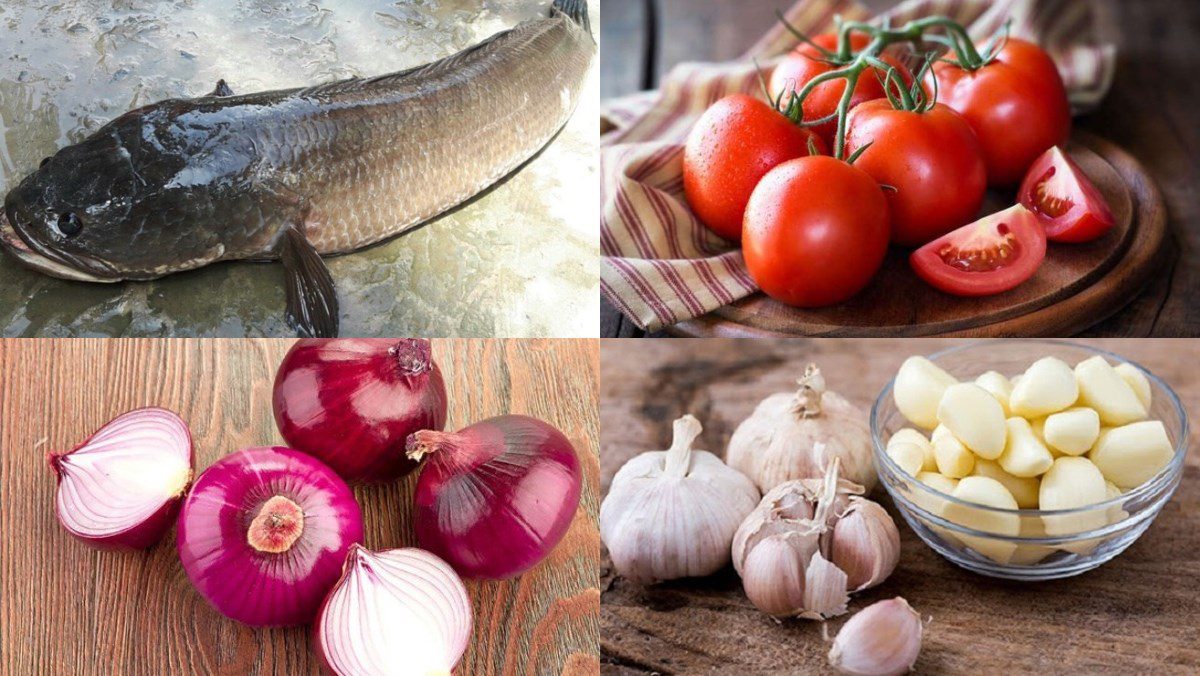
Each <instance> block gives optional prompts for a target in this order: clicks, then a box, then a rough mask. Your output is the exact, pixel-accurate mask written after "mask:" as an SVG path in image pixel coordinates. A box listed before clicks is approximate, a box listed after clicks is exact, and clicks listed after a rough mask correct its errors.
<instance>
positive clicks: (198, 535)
mask: <svg viewBox="0 0 1200 676" xmlns="http://www.w3.org/2000/svg"><path fill="white" fill-rule="evenodd" d="M362 533H363V524H362V511H361V510H360V509H359V506H358V503H357V502H355V500H354V494H353V493H351V492H350V487H349V486H347V485H346V482H345V481H342V479H341V477H339V476H338V475H337V474H335V473H334V472H333V470H331V469H329V468H328V467H326V466H325V465H323V464H322V463H321V462H320V461H319V460H317V459H316V458H313V457H312V456H310V455H306V454H304V453H301V452H299V451H295V450H292V449H290V448H282V447H271V448H250V449H246V450H244V451H238V452H237V453H233V454H231V455H227V456H225V457H224V458H221V459H220V460H218V461H217V462H216V463H215V464H213V465H212V466H211V467H209V468H208V469H206V470H205V471H204V472H203V473H202V474H201V475H200V477H199V478H198V479H196V485H195V486H193V487H192V492H191V493H189V494H188V496H187V499H186V500H184V502H183V510H182V512H181V513H180V515H179V534H178V537H177V541H178V545H179V558H180V560H181V561H182V562H183V569H184V571H185V572H187V575H188V578H190V579H191V581H192V584H193V585H195V586H196V589H197V591H199V592H200V595H201V596H203V597H204V598H205V599H207V600H208V602H209V603H211V604H212V605H213V607H215V608H216V609H217V610H218V611H220V612H221V613H222V614H223V615H225V616H227V617H230V618H233V619H235V620H238V621H239V622H245V623H246V624H249V625H254V626H284V625H294V624H306V623H308V622H311V621H312V619H313V617H314V616H315V615H316V613H317V610H318V608H320V605H321V600H322V599H323V598H325V594H326V592H328V591H329V589H330V587H332V586H333V584H334V583H335V582H337V579H338V575H339V574H340V572H341V569H342V563H343V562H344V561H345V560H346V552H348V551H349V549H350V547H351V546H352V545H354V544H355V543H358V542H361V541H362Z"/></svg>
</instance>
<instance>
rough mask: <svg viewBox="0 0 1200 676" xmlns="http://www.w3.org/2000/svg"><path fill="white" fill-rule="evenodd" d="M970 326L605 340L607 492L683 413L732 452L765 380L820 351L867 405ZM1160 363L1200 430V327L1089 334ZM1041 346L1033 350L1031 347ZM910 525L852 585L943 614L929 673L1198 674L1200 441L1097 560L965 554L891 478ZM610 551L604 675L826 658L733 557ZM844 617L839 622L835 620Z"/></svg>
mask: <svg viewBox="0 0 1200 676" xmlns="http://www.w3.org/2000/svg"><path fill="white" fill-rule="evenodd" d="M958 342H961V341H955V340H950V339H940V338H920V339H875V340H863V339H857V340H856V339H792V340H740V341H739V340H683V341H663V340H649V341H647V340H606V341H603V342H602V345H601V348H600V363H601V368H600V372H601V397H600V399H601V404H600V423H601V429H602V435H601V447H600V456H601V457H600V464H601V486H602V491H604V492H607V489H608V485H609V482H610V481H611V479H612V476H613V474H614V473H615V472H616V470H617V469H618V468H619V467H620V466H621V465H622V464H623V463H624V462H625V461H626V460H628V459H629V458H631V457H632V456H634V455H636V454H637V453H639V452H642V451H646V450H655V449H663V448H666V447H667V446H668V445H669V441H670V429H671V424H670V423H671V420H673V419H674V418H676V417H677V416H679V415H681V414H683V413H686V412H690V413H693V414H695V415H696V416H697V417H698V418H699V419H700V420H701V422H702V423H703V424H704V427H705V429H704V433H703V435H702V436H701V437H700V440H699V441H698V442H697V448H703V449H707V450H711V451H713V452H715V453H717V454H718V455H724V448H725V445H726V443H727V442H728V440H729V436H730V434H731V433H732V431H733V429H734V428H735V427H736V425H737V424H738V423H739V422H740V421H741V420H743V419H744V418H745V417H746V416H747V415H748V414H749V413H750V412H751V410H753V408H754V406H755V405H756V404H757V403H758V401H759V400H761V399H762V398H763V397H765V396H766V395H768V394H771V393H774V392H779V391H789V390H792V389H794V382H795V379H796V377H797V376H798V375H799V374H800V373H801V371H802V369H803V367H804V365H805V364H806V363H808V362H809V361H816V362H817V363H818V364H820V366H821V368H822V371H823V372H824V373H825V377H826V380H827V382H828V384H829V387H830V389H831V390H834V391H837V392H839V393H841V394H843V395H844V396H846V397H847V398H849V399H850V400H851V401H852V402H854V403H856V404H858V405H860V406H862V407H863V409H864V411H867V410H869V408H870V405H871V403H872V402H873V400H874V398H875V397H876V396H877V395H878V393H879V391H880V390H881V389H882V388H883V386H884V384H885V383H886V382H887V380H888V379H889V378H891V376H892V375H894V373H895V370H896V369H897V368H898V367H899V364H900V363H901V362H902V361H903V360H904V358H905V357H907V356H908V355H910V354H929V353H931V352H934V351H937V350H939V349H941V348H944V347H947V346H949V345H952V344H956V343H958ZM1088 342H1089V343H1090V344H1093V345H1096V346H1098V347H1103V348H1105V349H1109V350H1112V351H1114V352H1116V353H1118V354H1121V355H1124V356H1127V357H1128V358H1130V359H1133V360H1135V361H1138V362H1140V363H1141V364H1143V365H1144V366H1146V367H1147V368H1149V369H1151V370H1152V371H1154V372H1155V373H1156V374H1158V375H1159V376H1161V377H1163V378H1164V379H1165V380H1166V381H1167V382H1168V383H1169V384H1170V385H1171V386H1172V387H1173V388H1174V389H1175V390H1176V392H1177V393H1178V394H1179V396H1180V397H1181V399H1182V400H1183V401H1184V405H1185V407H1186V408H1187V410H1188V413H1189V416H1190V417H1191V419H1192V423H1193V425H1192V428H1191V435H1190V439H1191V445H1192V446H1193V447H1194V446H1195V445H1196V443H1197V440H1198V439H1200V431H1198V430H1197V427H1196V425H1195V423H1196V421H1197V420H1200V372H1197V371H1196V369H1195V368H1194V363H1195V355H1196V343H1195V341H1182V340H1146V339H1142V340H1091V341H1088ZM1031 360H1032V357H1031ZM872 498H873V499H875V500H877V501H879V502H880V503H881V504H883V505H884V506H886V507H887V508H888V510H889V511H890V512H891V513H892V515H893V517H894V518H895V519H896V522H897V525H898V527H899V528H900V533H901V554H900V564H899V566H898V568H897V569H896V572H895V573H894V574H893V575H892V576H891V577H890V578H889V579H888V580H887V581H886V582H884V583H883V584H882V585H880V586H879V587H876V588H874V589H871V590H868V591H867V592H865V593H862V594H858V595H856V596H855V597H854V600H852V602H851V604H850V608H851V610H852V611H856V610H859V609H861V608H863V607H864V606H866V605H868V604H870V603H872V602H874V601H877V600H881V599H886V598H891V597H894V596H904V597H905V598H907V599H908V600H909V602H911V603H912V605H913V607H915V608H916V609H917V610H918V611H920V612H921V613H922V615H924V616H932V618H933V620H932V622H931V623H930V624H929V625H928V628H927V629H926V638H925V642H924V649H923V651H922V653H921V658H920V660H919V661H918V663H917V673H978V674H999V673H1075V674H1078V673H1099V672H1108V673H1155V674H1164V673H1180V674H1183V673H1197V672H1198V671H1200V642H1198V641H1197V637H1196V628H1197V627H1198V626H1200V455H1198V454H1197V453H1196V451H1195V450H1194V449H1193V450H1192V452H1191V453H1190V455H1189V456H1188V457H1187V459H1186V467H1185V470H1184V476H1183V481H1182V484H1181V485H1180V487H1179V490H1178V492H1177V493H1176V494H1175V497H1174V498H1173V499H1172V500H1171V501H1170V502H1169V503H1168V504H1167V505H1166V507H1165V508H1164V509H1163V512H1162V513H1161V514H1160V515H1159V517H1158V519H1157V520H1156V521H1155V522H1154V523H1153V524H1152V525H1151V527H1150V529H1149V530H1148V531H1147V532H1146V533H1145V534H1144V535H1143V536H1142V537H1141V539H1140V540H1138V541H1137V542H1136V543H1135V544H1134V545H1133V546H1132V547H1130V548H1129V549H1128V550H1127V551H1126V552H1124V553H1123V554H1121V555H1120V556H1119V557H1117V558H1116V559H1115V560H1113V561H1111V562H1109V563H1107V564H1105V565H1104V566H1101V567H1100V568H1099V569H1097V570H1094V571H1091V572H1088V573H1085V574H1083V575H1080V576H1077V577H1074V578H1070V579H1066V580H1057V581H1051V582H1044V583H1037V584H1030V583H1026V584H1022V583H1017V582H1005V581H999V580H993V579H990V578H986V577H983V576H980V575H976V574H974V573H969V572H967V571H965V570H962V569H960V568H958V567H956V566H954V565H953V564H951V563H949V562H947V561H945V560H944V559H942V558H941V557H940V556H938V555H937V554H936V553H935V552H934V551H933V550H931V549H929V548H928V547H926V546H925V545H924V544H923V543H922V542H920V541H919V540H918V539H917V537H916V535H915V534H914V533H913V532H912V530H910V529H909V528H908V526H907V525H906V524H905V523H904V522H903V521H902V520H901V518H900V517H899V515H898V514H897V513H896V511H895V509H894V508H893V507H892V503H891V500H890V499H889V498H888V497H887V495H886V493H884V491H883V488H882V487H879V488H877V489H876V492H875V493H874V494H873V495H872ZM602 554H603V556H602V564H601V575H602V577H601V585H602V590H603V593H602V595H601V611H600V612H601V639H600V645H601V655H602V660H603V666H602V669H601V672H602V673H603V674H636V673H646V672H657V673H662V674H674V673H693V672H697V671H705V672H709V673H738V674H757V673H822V672H825V671H828V669H826V668H825V655H826V653H827V652H828V650H829V646H828V644H826V643H825V642H824V641H822V639H821V628H820V625H819V624H818V623H815V622H805V621H800V620H789V621H786V622H782V623H778V622H775V621H774V620H772V619H771V618H769V617H767V616H766V615H764V614H762V613H760V612H758V611H757V610H756V609H755V608H754V607H753V606H752V605H751V604H750V602H749V601H747V600H746V598H745V596H744V595H743V594H742V591H741V585H740V581H739V580H738V578H737V575H736V574H735V573H734V572H733V570H732V568H728V569H726V570H725V571H724V572H722V573H719V574H717V575H715V576H712V577H710V578H704V579H699V580H686V581H676V582H670V583H665V584H661V585H657V586H654V587H649V588H643V587H639V586H637V585H634V584H632V583H630V582H628V581H626V580H624V579H623V578H620V577H617V576H615V575H614V573H613V571H612V568H611V561H610V560H609V558H608V555H607V551H606V550H603V551H602ZM844 620H845V617H842V618H839V619H836V620H834V621H832V622H830V627H829V628H830V630H831V633H832V632H833V631H836V629H837V628H838V627H840V626H841V624H842V622H843V621H844Z"/></svg>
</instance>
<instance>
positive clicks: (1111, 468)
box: [1088, 420, 1175, 490]
mask: <svg viewBox="0 0 1200 676" xmlns="http://www.w3.org/2000/svg"><path fill="white" fill-rule="evenodd" d="M1174 456H1175V448H1174V447H1173V446H1172V445H1171V439H1170V437H1168V436H1167V429H1166V427H1164V426H1163V424H1162V421H1159V420H1145V421H1142V422H1136V423H1130V424H1128V425H1122V426H1121V427H1113V428H1112V429H1108V430H1105V431H1103V432H1101V434H1100V438H1099V439H1097V440H1096V445H1095V446H1093V447H1092V450H1091V451H1090V452H1089V453H1088V458H1090V459H1091V461H1092V462H1094V463H1096V467H1099V468H1100V472H1101V473H1103V474H1104V478H1105V479H1107V480H1109V481H1111V482H1113V483H1114V484H1116V485H1117V486H1118V487H1119V488H1122V489H1126V490H1128V489H1130V488H1137V487H1138V486H1140V485H1142V484H1143V483H1145V482H1146V481H1149V480H1150V478H1151V477H1153V476H1154V475H1155V474H1158V473H1159V471H1160V470H1162V468H1164V467H1166V466H1167V464H1169V463H1170V462H1171V459H1172V458H1173V457H1174Z"/></svg>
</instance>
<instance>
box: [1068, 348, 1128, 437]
mask: <svg viewBox="0 0 1200 676" xmlns="http://www.w3.org/2000/svg"><path fill="white" fill-rule="evenodd" d="M1075 379H1076V380H1077V381H1079V404H1080V406H1087V407H1088V408H1091V409H1094V410H1095V411H1096V413H1098V414H1100V422H1102V423H1104V424H1105V425H1112V426H1117V425H1126V424H1128V423H1131V422H1136V421H1138V420H1145V419H1146V407H1145V405H1143V404H1142V401H1141V399H1139V398H1138V395H1137V393H1136V392H1135V391H1134V389H1133V387H1131V386H1130V385H1129V383H1128V382H1126V380H1125V379H1124V378H1122V377H1121V374H1120V373H1117V371H1116V369H1114V368H1113V367H1112V366H1110V365H1109V363H1108V362H1107V361H1104V357H1102V356H1100V355H1096V356H1095V357H1091V358H1090V359H1085V360H1083V361H1081V362H1079V363H1078V364H1076V365H1075Z"/></svg>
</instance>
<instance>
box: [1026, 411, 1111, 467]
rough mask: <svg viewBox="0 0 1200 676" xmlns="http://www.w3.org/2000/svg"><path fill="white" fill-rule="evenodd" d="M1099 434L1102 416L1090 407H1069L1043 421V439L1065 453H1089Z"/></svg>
mask: <svg viewBox="0 0 1200 676" xmlns="http://www.w3.org/2000/svg"><path fill="white" fill-rule="evenodd" d="M1099 436H1100V416H1099V415H1098V414H1097V413H1096V412H1095V411H1093V410H1092V409H1090V408H1082V407H1080V408H1069V409H1067V410H1065V411H1060V412H1058V413H1055V414H1053V415H1050V416H1047V417H1046V419H1045V420H1044V421H1042V430H1041V437H1042V440H1043V441H1045V442H1046V445H1047V446H1049V447H1050V448H1051V450H1055V451H1058V452H1059V453H1062V454H1063V455H1083V454H1084V453H1087V452H1088V450H1089V449H1091V447H1092V444H1095V443H1096V438H1097V437H1099Z"/></svg>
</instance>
